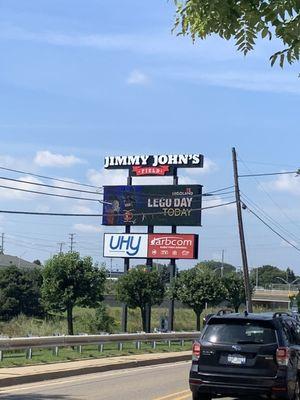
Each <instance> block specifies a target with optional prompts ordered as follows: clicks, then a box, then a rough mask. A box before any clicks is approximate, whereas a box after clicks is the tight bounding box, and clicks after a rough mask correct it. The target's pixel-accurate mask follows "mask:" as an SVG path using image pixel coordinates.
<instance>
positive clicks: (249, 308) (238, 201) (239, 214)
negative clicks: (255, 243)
mask: <svg viewBox="0 0 300 400" xmlns="http://www.w3.org/2000/svg"><path fill="white" fill-rule="evenodd" d="M232 161H233V172H234V187H235V199H236V209H237V218H238V227H239V236H240V245H241V254H242V261H243V271H244V284H245V295H246V307H247V311H248V312H253V308H252V299H251V290H250V279H249V268H248V259H247V251H246V243H245V234H244V225H243V215H242V203H241V195H240V188H239V175H238V165H237V157H236V150H235V147H233V149H232Z"/></svg>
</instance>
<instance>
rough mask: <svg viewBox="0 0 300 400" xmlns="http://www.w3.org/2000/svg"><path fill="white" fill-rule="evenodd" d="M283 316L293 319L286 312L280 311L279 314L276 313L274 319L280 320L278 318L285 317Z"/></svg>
mask: <svg viewBox="0 0 300 400" xmlns="http://www.w3.org/2000/svg"><path fill="white" fill-rule="evenodd" d="M283 316H287V317H292V314H291V313H289V312H286V311H279V312H275V313H274V314H273V318H278V317H283Z"/></svg>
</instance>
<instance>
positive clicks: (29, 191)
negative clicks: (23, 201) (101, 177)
mask: <svg viewBox="0 0 300 400" xmlns="http://www.w3.org/2000/svg"><path fill="white" fill-rule="evenodd" d="M0 188H3V189H11V190H18V191H20V192H26V193H32V194H41V195H44V196H52V197H61V198H65V199H75V200H86V201H96V202H98V203H106V204H110V203H109V202H104V201H103V200H98V199H92V198H88V197H76V196H68V195H64V194H55V193H47V192H38V191H36V190H29V189H21V188H16V187H11V186H5V185H0Z"/></svg>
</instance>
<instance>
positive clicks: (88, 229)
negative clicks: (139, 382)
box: [73, 224, 102, 233]
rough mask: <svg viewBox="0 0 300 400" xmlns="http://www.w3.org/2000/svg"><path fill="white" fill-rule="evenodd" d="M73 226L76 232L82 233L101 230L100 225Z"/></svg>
mask: <svg viewBox="0 0 300 400" xmlns="http://www.w3.org/2000/svg"><path fill="white" fill-rule="evenodd" d="M73 228H74V229H75V230H76V231H77V232H82V233H100V232H102V226H101V225H92V224H74V225H73Z"/></svg>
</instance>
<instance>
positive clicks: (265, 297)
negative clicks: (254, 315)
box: [252, 289, 298, 309]
mask: <svg viewBox="0 0 300 400" xmlns="http://www.w3.org/2000/svg"><path fill="white" fill-rule="evenodd" d="M297 294H298V290H297V289H292V290H290V291H289V290H283V289H256V290H255V291H254V293H253V296H252V300H253V305H255V306H262V307H265V308H273V309H278V308H279V309H289V308H290V296H293V295H297Z"/></svg>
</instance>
